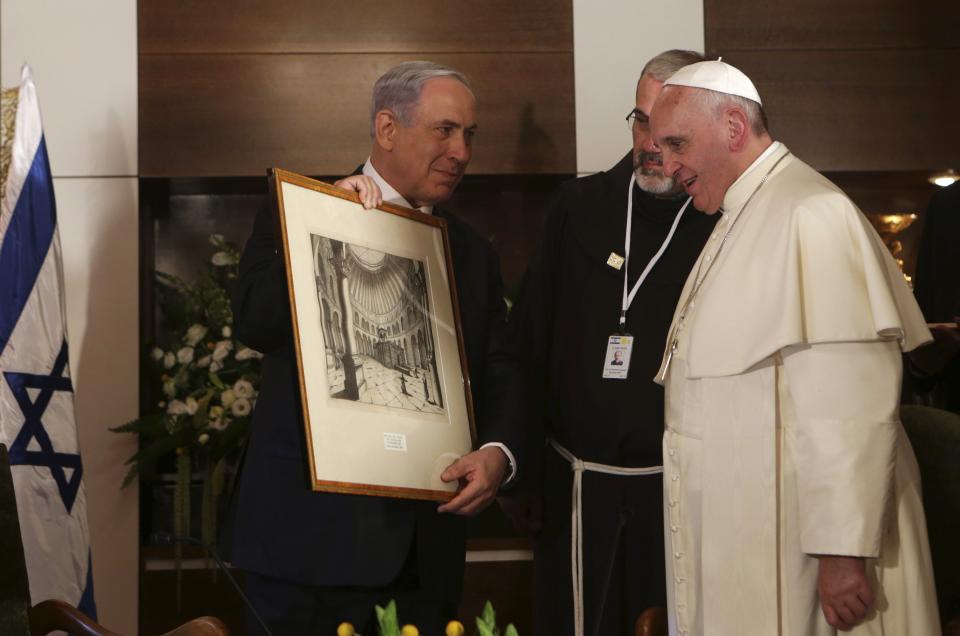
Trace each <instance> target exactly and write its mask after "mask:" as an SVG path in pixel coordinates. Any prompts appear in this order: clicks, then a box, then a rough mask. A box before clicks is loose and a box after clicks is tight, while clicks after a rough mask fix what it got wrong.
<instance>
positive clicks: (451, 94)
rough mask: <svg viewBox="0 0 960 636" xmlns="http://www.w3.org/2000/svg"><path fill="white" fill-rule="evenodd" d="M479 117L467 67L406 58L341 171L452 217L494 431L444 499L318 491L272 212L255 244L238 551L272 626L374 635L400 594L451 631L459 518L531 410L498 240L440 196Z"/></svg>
mask: <svg viewBox="0 0 960 636" xmlns="http://www.w3.org/2000/svg"><path fill="white" fill-rule="evenodd" d="M476 128H477V124H476V121H475V117H474V97H473V93H472V92H471V90H470V88H469V86H468V85H467V83H466V80H465V78H464V77H463V76H462V75H460V74H459V73H457V72H456V71H453V70H451V69H448V68H444V67H442V66H439V65H437V64H433V63H430V62H408V63H405V64H401V65H399V66H397V67H395V68H393V69H390V70H389V71H387V73H385V74H384V75H383V76H382V77H381V78H380V79H379V80H378V81H377V83H376V85H375V87H374V96H373V105H372V108H371V133H372V135H371V136H372V137H373V147H372V150H371V153H370V158H369V159H368V160H367V162H366V163H365V164H364V166H363V167H362V171H360V174H357V175H355V176H353V177H348V178H347V179H345V180H342V181H340V182H338V185H341V186H343V187H347V188H351V189H354V190H357V191H358V192H359V193H360V196H361V199H362V200H363V201H364V203H365V205H367V206H368V207H369V206H371V205H375V204H377V203H379V201H380V200H381V197H382V199H383V200H386V201H388V202H391V203H396V204H398V205H403V206H408V207H413V208H418V209H419V210H420V211H421V212H424V213H426V214H434V215H436V216H440V217H442V218H444V219H445V220H446V222H447V229H448V232H449V238H450V246H451V252H452V257H453V268H454V273H455V278H456V282H457V288H458V290H457V291H458V296H459V304H460V314H461V317H462V326H463V334H464V343H465V347H466V355H467V361H468V365H469V369H470V376H471V388H472V391H473V395H474V403H475V404H476V405H477V422H478V433H479V437H480V441H481V442H485V443H484V444H483V445H482V446H481V448H480V449H479V450H476V451H474V452H472V453H470V454H468V455H466V456H464V457H462V458H461V459H460V460H458V461H457V462H454V464H453V465H451V466H450V467H449V468H448V469H447V470H446V471H445V472H444V473H443V476H442V477H443V478H444V479H445V480H447V481H455V480H459V481H460V482H461V484H462V485H463V488H462V489H461V491H460V492H459V493H458V495H457V496H456V497H455V498H454V499H453V500H451V501H450V502H448V503H447V504H445V505H444V506H441V507H440V508H439V510H438V508H437V506H436V504H435V503H430V502H417V501H409V500H398V499H386V498H379V497H365V496H352V495H338V494H328V493H316V492H311V490H310V486H309V482H308V479H307V475H306V471H305V468H304V466H305V462H306V452H305V449H304V442H303V430H302V425H301V423H300V419H299V414H298V412H297V405H298V404H299V403H300V400H299V398H298V396H297V383H296V381H295V377H294V375H293V373H292V370H293V365H292V358H291V344H290V341H291V333H290V332H291V327H290V315H289V308H288V305H287V300H286V286H285V284H284V269H283V262H282V259H281V257H280V256H278V255H277V254H276V251H275V240H274V236H273V224H272V220H271V218H270V214H269V213H268V211H267V210H266V209H264V210H263V211H262V212H261V213H260V215H259V216H258V218H257V221H256V224H255V226H254V230H253V234H252V236H251V238H250V240H249V242H248V243H247V246H246V250H245V252H244V256H243V259H242V260H241V263H240V276H239V279H238V282H237V288H236V291H235V293H234V298H233V306H234V315H235V321H236V327H237V335H238V337H239V339H240V340H241V341H243V342H244V343H245V344H247V345H249V346H251V347H253V348H255V349H257V350H259V351H262V352H263V353H265V354H266V355H265V357H264V360H263V386H262V387H261V393H260V399H259V401H258V402H257V406H256V411H255V412H254V417H253V425H252V428H251V437H250V446H249V451H248V454H247V458H246V462H245V466H244V470H243V473H242V476H241V478H240V484H239V487H238V491H237V495H236V497H235V500H236V519H237V521H236V528H235V531H234V534H233V554H232V559H233V563H234V565H236V566H237V567H239V568H241V569H243V570H245V573H246V587H247V590H248V592H249V595H250V597H251V599H252V601H253V604H254V606H255V607H256V608H257V611H258V613H260V614H261V615H263V617H264V619H265V621H266V623H267V624H268V625H269V627H270V629H271V631H273V632H274V633H275V634H328V633H330V634H332V633H334V631H335V630H336V627H337V624H338V623H339V622H340V621H350V622H351V623H353V624H354V625H355V626H356V627H357V629H358V631H359V632H361V633H364V634H367V633H372V632H373V631H374V627H373V622H372V619H373V611H372V610H373V605H374V604H375V603H378V604H381V605H383V604H385V603H386V602H387V601H389V600H390V599H396V600H397V603H398V606H399V613H400V618H401V620H402V621H403V622H406V623H413V624H416V625H418V626H419V627H420V629H421V630H422V632H423V633H427V634H441V633H443V628H444V623H445V622H446V621H447V620H448V619H450V618H453V617H454V615H455V613H456V609H457V604H458V602H459V597H460V589H461V585H462V579H463V564H464V536H465V528H464V520H463V517H462V515H469V514H473V513H475V512H477V511H479V510H480V509H481V508H482V507H483V506H485V505H486V504H487V503H489V501H490V500H491V499H492V497H493V496H494V494H495V493H496V491H497V489H498V488H499V486H500V485H501V483H502V482H503V480H504V478H505V477H506V476H508V471H512V469H511V468H510V467H509V464H510V463H512V456H511V454H510V451H509V450H508V449H509V448H510V447H511V446H513V444H511V443H510V440H509V436H510V435H511V434H514V431H516V430H517V428H518V419H519V415H518V413H519V411H520V406H519V405H520V400H519V397H518V394H519V373H518V371H517V368H516V364H515V361H514V358H513V356H512V355H511V351H510V349H509V348H508V347H506V346H504V345H503V344H502V342H503V339H502V338H501V331H502V329H503V325H504V320H505V316H506V308H505V306H504V303H503V294H502V283H501V280H500V268H499V263H498V260H497V257H496V255H495V254H494V252H493V249H492V248H491V246H490V244H489V243H488V242H487V241H486V240H484V239H483V238H481V237H480V236H479V235H478V234H477V233H475V232H474V231H473V230H471V229H470V228H469V227H467V226H466V225H465V224H463V223H462V222H461V221H460V220H459V219H457V218H456V217H455V216H453V215H451V214H449V213H448V212H446V211H445V210H442V209H441V208H440V207H439V204H440V203H442V202H443V201H445V200H447V199H448V198H449V197H450V195H451V194H452V193H453V191H454V189H455V188H456V187H457V184H458V183H459V182H460V179H461V177H462V176H463V173H464V170H465V169H466V167H467V164H468V163H469V162H470V157H471V154H472V138H473V134H474V132H475V131H476ZM443 513H456V514H443ZM248 623H249V624H250V625H251V628H253V626H255V625H256V621H255V620H250V621H248ZM254 633H259V632H256V631H254Z"/></svg>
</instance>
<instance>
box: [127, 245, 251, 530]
mask: <svg viewBox="0 0 960 636" xmlns="http://www.w3.org/2000/svg"><path fill="white" fill-rule="evenodd" d="M210 244H211V245H212V246H213V248H214V253H213V255H212V257H211V258H210V259H209V260H208V261H207V262H206V263H204V267H203V270H202V271H201V273H200V275H199V276H198V279H197V280H196V282H194V283H188V282H186V281H184V280H183V279H181V278H178V277H176V276H173V275H170V274H167V273H164V272H157V273H156V298H157V305H158V307H159V310H160V315H161V320H162V322H161V329H160V330H159V331H160V335H159V336H158V338H157V341H156V342H155V343H152V344H151V345H150V346H149V355H148V356H146V358H147V361H146V366H147V368H146V369H145V370H144V374H145V376H146V377H147V378H148V381H147V384H146V386H145V391H146V392H147V395H148V397H150V398H151V401H152V403H153V404H154V406H153V407H152V408H151V409H150V410H149V411H148V412H147V413H145V414H144V415H142V416H141V417H140V418H139V419H136V420H134V421H132V422H129V423H127V424H124V425H123V426H120V427H117V428H114V429H111V430H113V431H115V432H120V433H132V434H136V435H138V436H139V438H140V446H139V450H138V452H137V453H136V454H134V455H133V456H132V457H130V459H128V460H127V464H129V465H130V470H129V471H128V472H127V475H126V478H125V479H124V482H123V486H124V487H126V486H128V485H129V484H130V483H131V482H132V481H133V479H134V477H136V476H137V475H139V476H140V477H141V479H142V480H144V481H147V482H149V481H154V480H156V479H157V477H158V472H159V471H158V463H159V462H161V461H165V460H167V461H168V460H169V458H170V456H171V455H174V456H175V463H176V480H175V486H174V520H173V522H174V534H175V535H177V536H185V535H189V534H190V528H191V524H190V521H191V520H190V510H191V506H190V484H191V481H192V480H194V479H196V478H197V477H199V479H200V480H201V482H202V484H203V495H202V496H203V501H202V502H201V517H202V519H201V526H200V527H201V539H202V540H203V541H204V543H207V544H210V543H212V542H213V541H214V539H215V537H216V528H217V507H218V502H219V500H220V497H222V496H223V495H225V494H226V493H228V492H229V490H230V488H231V486H232V477H233V475H235V473H236V470H235V469H236V463H237V461H238V460H239V457H240V455H241V450H242V448H243V446H244V444H245V443H246V440H247V432H248V429H249V422H250V415H251V413H252V411H253V406H254V404H255V403H256V400H257V387H258V386H259V383H260V358H261V357H262V356H261V355H260V354H259V353H257V352H256V351H254V350H252V349H249V348H247V347H244V346H243V345H241V344H240V343H239V342H237V340H236V339H235V338H234V335H233V314H232V312H231V309H230V299H229V295H228V293H227V288H228V286H229V285H230V284H231V282H232V281H233V280H234V279H236V277H237V270H238V264H239V251H238V250H237V248H236V247H235V246H234V245H232V244H231V243H229V242H227V241H226V240H225V239H224V237H223V236H222V235H220V234H213V235H211V236H210Z"/></svg>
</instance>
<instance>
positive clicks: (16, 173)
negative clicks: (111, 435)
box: [0, 66, 96, 617]
mask: <svg viewBox="0 0 960 636" xmlns="http://www.w3.org/2000/svg"><path fill="white" fill-rule="evenodd" d="M5 123H6V120H5ZM13 124H14V129H13V131H12V143H11V144H9V145H10V157H9V171H8V172H7V174H6V175H5V177H6V181H5V184H4V187H3V192H2V207H0V443H3V444H5V445H6V446H7V447H8V448H9V451H10V466H11V471H12V472H13V483H14V489H15V491H16V495H17V511H18V512H19V516H20V530H21V533H22V534H23V549H24V556H25V557H26V562H27V573H28V577H29V579H30V600H31V602H32V603H33V604H37V603H39V602H41V601H45V600H47V599H59V600H62V601H65V602H67V603H69V604H71V605H74V606H77V607H79V608H80V610H81V611H83V612H85V613H86V614H88V615H89V616H91V617H94V616H95V615H96V610H95V606H94V602H93V576H92V571H91V567H90V531H89V529H88V527H87V497H86V493H85V492H84V488H83V467H82V465H81V464H80V448H79V444H78V440H77V427H76V423H75V422H74V414H73V384H72V383H71V381H70V365H69V364H68V359H67V324H66V311H65V308H64V290H63V266H62V259H61V253H60V237H59V234H58V233H57V210H56V204H55V202H54V198H53V179H52V178H51V175H50V162H49V161H48V159H47V147H46V144H45V143H44V140H43V127H42V126H41V123H40V106H39V103H38V102H37V91H36V88H35V87H34V85H33V77H32V76H31V73H30V69H29V68H28V67H26V66H25V67H24V69H23V73H22V78H21V83H20V88H19V91H18V96H17V103H16V116H15V118H13ZM5 128H6V126H5ZM4 132H6V133H8V134H9V131H7V130H5V131H4ZM5 141H9V140H5ZM7 145H8V144H7V143H4V144H3V150H6V146H7ZM3 164H5V162H0V165H3ZM0 176H2V175H0Z"/></svg>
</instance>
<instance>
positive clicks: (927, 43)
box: [703, 0, 960, 51]
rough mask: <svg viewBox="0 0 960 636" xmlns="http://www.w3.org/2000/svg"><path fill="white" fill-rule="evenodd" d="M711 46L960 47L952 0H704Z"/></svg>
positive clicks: (959, 18)
mask: <svg viewBox="0 0 960 636" xmlns="http://www.w3.org/2000/svg"><path fill="white" fill-rule="evenodd" d="M703 11H704V22H705V27H706V33H705V34H706V42H707V49H708V50H720V51H742V50H751V51H756V50H764V51H769V50H789V49H807V50H823V49H848V50H849V49H867V48H870V49H908V48H926V49H937V48H957V46H958V35H957V34H958V33H960V12H958V11H957V5H956V3H955V2H953V1H952V0H923V1H922V2H903V1H901V0H844V1H843V2H836V1H835V0H801V1H800V2H797V0H734V1H731V0H704V7H703Z"/></svg>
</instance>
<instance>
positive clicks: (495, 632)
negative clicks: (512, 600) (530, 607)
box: [477, 601, 517, 636]
mask: <svg viewBox="0 0 960 636" xmlns="http://www.w3.org/2000/svg"><path fill="white" fill-rule="evenodd" d="M477 634H479V636H501V632H500V628H498V627H497V614H496V612H494V611H493V605H492V604H491V603H490V601H487V602H486V604H485V605H484V606H483V611H482V612H480V616H478V617H477ZM502 636H517V629H516V628H515V627H514V626H513V623H510V624H509V625H507V627H506V629H505V630H504V631H503V633H502Z"/></svg>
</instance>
